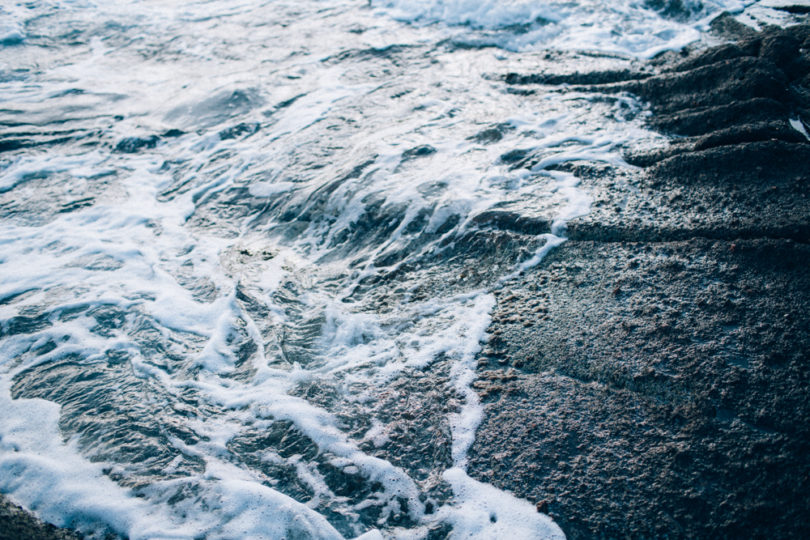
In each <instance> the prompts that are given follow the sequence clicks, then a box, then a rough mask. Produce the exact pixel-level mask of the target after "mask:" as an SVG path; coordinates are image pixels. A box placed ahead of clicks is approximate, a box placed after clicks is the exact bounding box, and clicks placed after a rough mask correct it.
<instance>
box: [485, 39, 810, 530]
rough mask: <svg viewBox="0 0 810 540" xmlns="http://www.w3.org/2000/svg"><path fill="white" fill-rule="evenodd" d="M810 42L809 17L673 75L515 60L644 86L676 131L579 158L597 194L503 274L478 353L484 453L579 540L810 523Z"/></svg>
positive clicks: (681, 63) (680, 67) (584, 80)
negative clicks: (652, 147) (638, 146)
mask: <svg viewBox="0 0 810 540" xmlns="http://www.w3.org/2000/svg"><path fill="white" fill-rule="evenodd" d="M808 46H810V27H807V26H796V27H791V28H789V29H786V30H779V29H768V30H766V31H764V32H763V33H761V34H757V35H754V36H750V37H746V38H745V39H741V40H739V41H737V42H736V43H734V44H729V45H724V46H720V47H716V48H714V49H710V50H708V51H705V52H702V53H697V54H694V53H693V54H691V55H688V56H687V57H686V58H677V60H678V61H677V62H674V61H673V59H672V57H669V58H668V59H667V60H666V61H663V60H660V61H659V62H658V66H657V68H656V69H657V73H654V74H650V73H649V72H647V71H644V72H639V73H637V74H633V73H627V72H621V73H612V74H604V73H603V74H601V75H600V76H598V77H597V76H596V75H594V74H590V75H589V76H588V77H585V76H584V75H581V74H575V75H572V76H570V77H572V78H571V80H566V77H568V76H566V77H550V76H547V75H529V76H519V75H515V74H511V75H509V76H508V77H507V82H511V83H513V84H560V83H569V84H574V85H580V86H576V89H577V90H579V91H583V90H584V91H589V90H591V91H599V92H616V91H623V92H632V93H635V94H636V95H639V96H641V97H642V98H643V99H644V100H646V101H648V102H649V103H650V106H651V109H652V112H653V115H652V116H651V117H650V119H649V124H650V125H651V126H652V127H653V128H655V129H658V130H660V131H662V132H665V133H667V134H671V135H677V136H678V138H677V139H675V141H674V142H673V143H672V144H671V146H670V147H669V148H665V149H660V150H656V151H653V152H649V151H647V152H646V153H643V154H640V153H633V152H629V153H628V156H627V159H628V161H631V162H632V163H635V164H636V165H638V166H640V167H642V168H643V169H642V170H641V171H640V172H639V173H627V172H624V173H623V172H619V171H616V170H613V169H611V168H609V167H606V166H603V165H593V166H591V165H576V166H571V165H566V167H569V168H570V169H571V170H573V171H574V172H575V173H576V174H577V175H579V176H580V177H581V178H583V184H584V185H585V186H586V188H587V189H588V190H590V191H591V192H592V193H593V195H594V205H593V211H592V212H591V214H590V215H589V216H587V217H585V218H583V219H581V220H577V221H574V222H572V223H571V224H570V225H569V234H568V236H569V239H570V240H569V241H568V242H567V243H566V244H564V245H563V246H561V247H560V248H558V249H557V250H556V251H554V252H552V254H551V255H549V257H548V258H547V259H546V260H544V261H543V263H542V264H541V266H540V267H538V268H537V269H535V270H534V271H532V272H529V273H528V274H527V275H524V276H522V277H520V278H518V279H516V280H514V281H513V282H510V283H508V284H506V285H505V287H504V288H503V290H501V291H499V292H498V294H497V300H498V305H497V308H496V311H495V314H494V320H493V324H492V327H491V328H490V332H491V333H492V336H493V337H492V339H491V340H490V343H489V344H488V346H487V347H486V348H485V349H484V350H483V351H482V353H481V354H480V356H479V379H478V381H477V382H476V387H477V389H478V391H479V393H480V395H481V397H482V401H483V403H484V404H485V411H486V417H485V419H484V422H483V424H482V426H481V428H480V429H479V432H478V437H477V440H476V442H475V444H474V446H473V448H472V449H471V453H470V472H471V474H472V475H473V476H475V477H478V478H480V479H482V480H484V481H487V482H490V483H493V484H495V485H497V486H499V487H501V488H504V489H507V490H509V491H512V492H514V493H515V494H517V495H519V496H521V497H526V498H529V499H531V500H534V501H535V502H536V503H537V505H538V510H540V511H543V512H547V513H549V514H550V515H552V516H553V517H554V518H555V519H556V520H557V522H558V523H559V524H560V526H561V527H562V528H563V530H564V531H565V532H566V534H567V535H568V537H569V538H572V539H578V538H625V537H627V538H651V537H655V538H661V537H666V538H743V537H744V538H765V537H769V538H807V537H808V536H810V523H808V521H807V516H809V515H810V499H808V497H807V496H806V493H807V488H806V486H807V485H808V482H809V481H810V428H808V425H810V357H809V355H808V350H810V348H809V347H808V346H810V310H808V309H807V307H808V306H809V305H810V201H808V192H810V190H809V189H808V182H810V167H808V163H810V144H809V143H808V140H807V138H806V137H805V136H804V135H803V134H802V133H801V131H800V129H801V128H802V127H804V129H807V128H806V125H804V126H803V125H802V124H799V123H797V122H801V121H802V120H804V121H807V120H810V76H808V73H810V69H808V66H809V65H810V56H809V55H808ZM790 120H793V121H794V122H793V124H791V123H790ZM533 164H534V162H533V159H532V156H526V158H525V159H524V162H523V163H522V165H525V166H531V165H533Z"/></svg>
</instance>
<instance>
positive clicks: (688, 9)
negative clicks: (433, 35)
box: [372, 0, 754, 57]
mask: <svg viewBox="0 0 810 540" xmlns="http://www.w3.org/2000/svg"><path fill="white" fill-rule="evenodd" d="M752 3H754V2H752V1H747V2H746V1H742V0H710V1H702V2H701V1H685V2H678V3H677V6H676V8H677V9H678V12H677V13H673V14H668V13H667V12H666V10H665V9H663V10H659V11H657V10H656V9H655V6H656V3H655V2H650V3H645V2H643V1H640V0H621V1H607V0H588V1H585V2H564V1H542V2H537V1H532V0H484V1H481V0H429V1H422V0H373V1H372V4H373V5H374V6H376V7H378V8H380V9H381V10H383V11H384V12H386V13H389V14H390V15H391V16H393V17H394V18H396V19H398V20H403V21H408V22H413V23H417V24H425V23H442V24H446V25H451V26H453V25H466V26H468V27H470V28H472V29H473V30H485V31H496V32H497V34H496V35H491V34H490V35H483V36H480V35H479V36H476V35H475V34H468V35H466V36H463V37H462V38H461V39H468V40H471V41H473V42H475V41H480V42H492V43H494V44H496V45H500V46H502V47H505V48H508V49H511V50H521V51H526V50H537V49H540V48H561V49H575V50H597V51H603V52H609V53H619V54H626V55H630V56H638V57H650V56H653V55H655V54H657V53H659V52H661V51H664V50H669V49H678V48H681V47H683V46H684V45H686V44H688V43H690V42H692V41H695V40H697V39H699V38H700V31H701V30H705V28H706V26H707V24H708V23H709V22H710V21H711V20H712V18H714V17H715V16H717V15H718V14H719V13H721V12H722V11H727V12H732V13H737V12H740V11H742V10H743V9H744V8H745V7H746V6H747V5H750V4H752ZM673 5H675V3H673ZM663 6H664V7H665V8H666V7H667V6H669V4H667V3H663Z"/></svg>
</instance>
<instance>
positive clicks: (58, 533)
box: [0, 495, 81, 540]
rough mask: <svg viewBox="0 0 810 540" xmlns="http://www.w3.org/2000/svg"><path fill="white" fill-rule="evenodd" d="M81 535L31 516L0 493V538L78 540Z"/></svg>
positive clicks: (13, 539) (10, 539)
mask: <svg viewBox="0 0 810 540" xmlns="http://www.w3.org/2000/svg"><path fill="white" fill-rule="evenodd" d="M79 538H81V536H79V535H77V534H76V533H75V532H73V531H70V530H68V529H60V528H58V527H54V526H53V525H51V524H49V523H45V522H43V521H42V520H40V519H38V518H36V517H34V516H32V515H31V514H30V513H28V512H26V511H25V510H23V509H22V508H20V507H19V506H17V505H16V504H14V503H13V502H11V501H10V500H8V499H7V498H6V497H4V496H3V495H0V540H23V539H25V540H78V539H79Z"/></svg>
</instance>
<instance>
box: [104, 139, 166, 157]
mask: <svg viewBox="0 0 810 540" xmlns="http://www.w3.org/2000/svg"><path fill="white" fill-rule="evenodd" d="M159 141H160V138H159V137H158V136H157V135H150V136H149V137H127V138H125V139H121V140H120V141H119V142H118V144H116V145H115V151H116V152H120V153H122V154H135V153H138V152H140V151H141V150H144V149H148V148H154V147H156V146H157V143H158V142H159Z"/></svg>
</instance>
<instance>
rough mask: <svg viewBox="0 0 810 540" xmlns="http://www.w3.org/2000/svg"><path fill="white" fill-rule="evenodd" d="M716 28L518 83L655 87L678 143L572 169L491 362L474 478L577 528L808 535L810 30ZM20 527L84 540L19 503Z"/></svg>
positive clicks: (482, 361)
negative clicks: (624, 58)
mask: <svg viewBox="0 0 810 540" xmlns="http://www.w3.org/2000/svg"><path fill="white" fill-rule="evenodd" d="M715 26H716V31H717V32H725V33H727V34H729V33H730V34H734V35H735V37H736V42H735V43H734V44H730V45H723V46H720V47H716V48H712V49H709V50H706V51H700V52H690V51H688V50H687V51H685V52H684V54H683V55H681V54H674V53H672V54H667V55H663V56H662V57H660V58H657V59H655V60H653V61H652V62H650V63H649V65H647V66H644V69H640V70H639V71H637V72H636V71H621V72H596V73H575V74H567V75H554V74H509V75H507V76H506V77H505V80H506V82H507V83H509V84H510V85H513V86H514V87H515V88H516V89H518V90H520V91H526V92H530V91H531V90H532V89H533V88H534V87H538V86H539V87H542V88H543V89H544V90H547V89H548V88H549V87H551V88H553V89H554V91H577V92H599V93H623V92H625V93H632V94H635V95H638V96H640V97H641V98H642V99H644V100H646V101H647V102H649V103H650V104H651V107H652V110H653V115H652V116H651V117H650V118H649V120H648V122H649V124H650V125H651V126H652V127H654V128H655V129H658V130H660V131H661V132H664V133H667V134H670V135H674V136H676V139H674V141H673V143H672V144H671V145H670V146H669V147H668V148H665V149H657V150H655V151H652V152H643V153H638V152H636V153H633V152H631V153H629V154H628V155H627V160H628V162H630V163H632V164H634V165H636V166H637V167H638V168H639V169H638V170H637V171H630V172H627V171H624V172H622V171H619V170H617V169H615V168H612V167H610V166H607V165H598V164H593V165H587V166H586V165H582V164H581V163H578V164H559V165H556V166H555V167H557V168H559V169H568V170H572V171H573V172H575V173H576V174H577V176H578V177H580V178H582V180H583V185H584V187H585V188H586V189H587V190H588V192H589V193H591V194H592V196H593V198H594V204H593V207H592V211H591V213H590V214H589V215H588V216H586V217H584V218H581V219H578V220H575V221H573V222H571V223H570V224H569V227H568V232H567V236H568V238H569V240H568V241H567V242H566V243H565V244H563V245H562V246H561V247H559V248H557V249H556V250H554V251H553V252H552V253H551V254H550V255H549V256H548V258H547V259H545V260H544V261H543V263H542V264H541V265H540V266H538V267H537V268H535V269H534V270H531V271H529V272H528V273H526V274H524V275H522V276H520V277H518V278H515V279H514V280H513V281H511V282H509V283H506V284H505V286H504V287H503V288H502V289H500V290H499V291H497V293H496V297H497V302H498V303H497V307H496V309H495V312H494V314H493V324H492V326H491V327H490V329H489V333H490V335H491V336H492V338H491V340H490V342H489V344H488V345H487V347H486V348H485V349H484V350H483V351H482V352H481V354H480V355H479V357H478V380H477V382H476V383H475V388H476V389H477V391H478V392H479V394H480V396H481V399H482V402H483V403H484V405H485V419H484V422H483V424H482V425H481V427H480V429H479V431H478V435H477V438H476V442H475V444H474V446H473V448H472V449H471V452H470V474H471V475H472V476H473V477H476V478H478V479H480V480H482V481H485V482H488V483H491V484H493V485H495V486H497V487H499V488H502V489H506V490H508V491H511V492H513V493H515V494H516V495H518V496H520V497H524V498H527V499H529V500H532V501H534V502H535V503H536V504H537V508H538V510H539V511H542V512H545V513H548V514H550V515H551V516H552V517H553V518H554V519H555V520H556V521H557V523H558V524H559V525H560V526H561V527H562V528H563V530H564V531H565V533H566V534H567V535H568V537H569V538H571V539H579V538H618V537H629V538H653V537H654V538H661V537H666V538H736V537H746V538H760V537H777V538H799V537H807V536H810V524H808V523H807V521H806V519H804V518H805V517H806V516H807V515H810V501H808V500H807V498H806V497H805V496H804V486H805V485H806V483H807V482H808V480H810V460H808V458H807V456H808V455H809V452H810V428H808V426H809V425H810V422H808V420H810V395H808V394H810V384H809V383H808V381H810V367H809V363H808V361H807V360H808V358H807V353H806V351H807V350H809V349H810V314H808V312H807V309H806V307H807V306H808V305H810V197H808V189H807V183H808V181H809V180H810V177H809V176H810V175H808V167H807V163H810V144H809V143H808V139H807V137H806V136H805V135H804V134H802V133H801V129H802V128H803V129H805V130H807V127H806V126H804V125H803V124H801V123H798V124H797V123H796V122H801V121H802V119H804V120H807V119H810V75H808V73H810V69H808V67H809V66H810V56H808V48H810V27H807V26H803V27H791V28H790V29H788V30H780V29H767V30H765V31H764V32H762V33H761V34H755V33H753V32H752V31H751V30H748V29H746V27H741V26H740V25H735V24H734V22H733V19H731V18H730V17H729V18H721V19H718V21H716V23H715ZM563 85H564V86H563ZM537 159H539V157H535V156H532V155H526V156H520V158H519V159H518V160H516V162H515V166H516V167H531V166H533V165H535V164H536V162H537ZM487 219H489V221H490V222H492V223H496V225H497V226H498V227H501V228H510V229H514V230H515V231H516V232H518V233H525V234H526V235H527V236H528V235H532V236H533V235H536V233H537V232H538V231H536V230H533V229H532V228H537V225H538V224H537V223H536V222H531V223H523V222H522V221H521V220H520V219H511V217H510V216H509V215H506V214H505V213H504V215H502V216H496V215H489V216H488V218H487ZM549 222H550V220H549ZM547 226H548V223H545V222H544V223H543V232H545V230H547ZM529 229H532V230H529ZM442 440H443V441H444V439H442ZM437 537H438V536H437ZM6 538H9V539H11V538H14V539H17V538H30V539H42V540H50V539H69V538H70V539H72V538H79V536H77V535H76V534H75V533H73V532H71V531H68V530H65V529H57V528H55V527H53V526H52V525H48V524H44V523H42V522H41V521H39V520H37V519H36V518H33V517H32V516H30V514H28V513H26V512H25V511H23V510H22V509H21V508H19V507H18V506H16V505H14V504H13V503H11V502H10V501H8V500H7V499H5V498H3V497H2V496H0V540H3V539H6Z"/></svg>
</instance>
